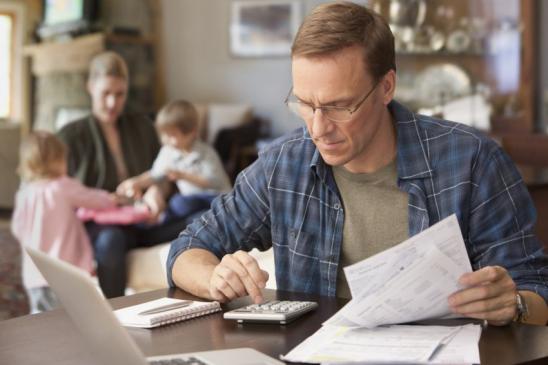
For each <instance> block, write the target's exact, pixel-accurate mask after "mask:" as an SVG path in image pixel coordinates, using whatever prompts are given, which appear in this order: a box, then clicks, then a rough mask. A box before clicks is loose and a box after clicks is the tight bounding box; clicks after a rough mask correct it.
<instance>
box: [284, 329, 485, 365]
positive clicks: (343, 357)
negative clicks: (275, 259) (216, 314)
mask: <svg viewBox="0 0 548 365" xmlns="http://www.w3.org/2000/svg"><path fill="white" fill-rule="evenodd" d="M480 335H481V326H479V325H472V324H470V325H465V326H457V327H449V326H406V325H394V326H387V327H377V328H373V329H368V328H348V327H337V326H323V327H322V328H320V329H319V330H318V331H317V332H316V333H315V334H313V335H312V336H310V337H309V338H307V339H306V340H305V341H304V342H302V343H301V344H300V345H299V346H297V347H296V348H294V349H293V350H292V351H291V352H289V353H288V354H287V355H285V356H282V359H283V360H285V361H292V362H304V363H322V364H323V363H329V364H344V363H354V364H355V363H362V364H366V363H387V362H388V363H413V364H416V363H424V364H478V363H479V362H480V356H479V349H478V341H479V338H480Z"/></svg>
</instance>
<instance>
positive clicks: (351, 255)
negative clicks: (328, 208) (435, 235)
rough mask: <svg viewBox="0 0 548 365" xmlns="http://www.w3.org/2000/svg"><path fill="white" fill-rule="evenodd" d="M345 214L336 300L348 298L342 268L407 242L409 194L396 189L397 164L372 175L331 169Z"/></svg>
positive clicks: (342, 168)
mask: <svg viewBox="0 0 548 365" xmlns="http://www.w3.org/2000/svg"><path fill="white" fill-rule="evenodd" d="M333 174H334V176H335V181H336V182H337V187H338V188H339V191H340V194H341V197H342V201H343V205H344V211H345V215H344V216H345V219H344V228H343V242H342V247H341V255H340V261H339V270H338V273H337V296H339V297H343V298H350V297H351V294H350V290H349V288H348V284H347V283H346V278H345V277H344V272H343V270H342V269H343V267H345V266H348V265H351V264H354V263H356V262H358V261H361V260H363V259H365V258H368V257H370V256H373V255H375V254H377V253H379V252H381V251H384V250H386V249H388V248H390V247H392V246H395V245H397V244H398V243H401V242H403V241H404V240H406V239H407V238H408V235H409V233H408V217H407V215H408V211H407V209H408V208H407V203H408V199H409V198H408V194H407V193H405V192H403V191H400V190H399V189H398V185H397V179H398V174H397V166H396V160H394V161H393V162H392V163H390V164H388V165H387V166H385V167H382V168H381V169H380V170H377V171H375V172H373V173H362V174H354V173H351V172H349V171H347V170H346V169H344V167H341V166H339V167H333Z"/></svg>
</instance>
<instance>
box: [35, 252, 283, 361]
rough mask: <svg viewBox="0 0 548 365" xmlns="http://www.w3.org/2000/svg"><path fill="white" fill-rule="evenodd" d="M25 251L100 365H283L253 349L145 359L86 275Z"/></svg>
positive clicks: (65, 265) (56, 261) (40, 254)
mask: <svg viewBox="0 0 548 365" xmlns="http://www.w3.org/2000/svg"><path fill="white" fill-rule="evenodd" d="M26 251H27V252H28V254H29V255H30V257H31V258H32V260H33V261H34V263H35V264H36V266H37V267H38V269H39V270H40V272H41V273H42V275H44V278H45V279H46V280H47V281H48V283H49V285H50V286H51V288H52V289H53V291H54V292H55V294H57V297H58V298H59V300H60V302H61V304H62V305H63V307H64V308H65V310H66V312H67V313H68V315H69V316H70V318H71V319H72V321H73V322H74V324H75V325H76V328H77V329H78V331H79V332H80V333H81V334H82V336H83V338H84V340H85V341H86V343H87V344H88V346H89V351H90V353H91V354H93V355H94V356H96V358H97V360H98V363H100V364H118V365H151V364H200V365H201V364H207V365H221V364H223V365H232V364H234V365H236V364H238V365H274V364H276V365H279V364H284V363H283V362H281V361H278V360H276V359H274V358H272V357H270V356H267V355H265V354H263V353H261V352H259V351H256V350H254V349H251V348H234V349H228V350H214V351H204V352H194V353H185V354H173V355H165V356H155V357H149V358H145V356H144V355H143V353H142V352H141V350H140V349H139V347H137V344H136V343H135V341H134V340H133V339H132V338H131V336H130V335H129V333H128V332H127V331H126V330H125V329H124V328H123V327H122V326H121V325H120V323H119V322H118V319H117V318H116V316H115V315H114V313H113V311H112V308H111V307H110V305H109V304H108V303H107V301H106V300H105V299H104V298H103V296H102V295H101V293H100V292H99V291H98V290H97V287H96V286H95V285H94V284H93V282H92V280H91V279H90V278H89V277H88V275H87V274H86V273H84V272H82V271H81V270H80V269H78V268H77V267H75V266H72V265H70V264H68V263H66V262H64V261H61V260H58V259H55V258H52V257H50V256H48V255H46V254H45V253H43V252H41V251H38V250H36V249H33V248H29V247H27V248H26Z"/></svg>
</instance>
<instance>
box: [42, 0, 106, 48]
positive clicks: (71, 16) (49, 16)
mask: <svg viewBox="0 0 548 365" xmlns="http://www.w3.org/2000/svg"><path fill="white" fill-rule="evenodd" d="M42 4H43V7H44V13H43V16H42V23H41V24H40V27H39V28H38V35H39V36H40V38H42V39H45V38H50V37H55V36H58V35H61V36H62V35H65V34H70V35H75V34H81V33H85V32H87V31H89V30H90V29H91V27H92V25H93V24H92V23H93V21H94V20H95V17H96V15H97V11H98V1H97V0H42Z"/></svg>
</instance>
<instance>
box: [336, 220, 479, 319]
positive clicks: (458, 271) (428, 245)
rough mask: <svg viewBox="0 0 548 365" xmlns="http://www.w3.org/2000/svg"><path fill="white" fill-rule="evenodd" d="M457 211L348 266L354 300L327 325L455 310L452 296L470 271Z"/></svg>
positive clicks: (437, 315)
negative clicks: (450, 307) (407, 237)
mask: <svg viewBox="0 0 548 365" xmlns="http://www.w3.org/2000/svg"><path fill="white" fill-rule="evenodd" d="M471 271H472V267H471V265H470V261H469V259H468V254H467V252H466V247H465V245H464V241H463V239H462V235H461V231H460V228H459V224H458V220H457V218H456V216H455V215H452V216H450V217H448V218H446V219H444V220H442V221H440V222H438V223H437V224H435V225H433V226H432V227H430V228H428V229H426V230H424V231H423V232H421V233H419V234H417V235H415V236H413V237H411V238H410V239H408V240H406V241H405V242H403V243H401V244H399V245H397V246H394V247H392V248H390V249H388V250H385V251H383V252H381V253H379V254H377V255H375V256H372V257H370V258H368V259H365V260H363V261H360V262H358V263H356V264H354V265H351V266H348V267H345V268H344V272H345V275H346V279H347V281H348V285H349V287H350V291H351V293H352V300H351V301H350V302H349V303H348V304H347V305H346V306H344V307H343V308H342V309H341V310H340V311H339V312H337V313H336V314H335V315H334V316H333V317H331V318H330V319H329V320H328V321H327V322H325V324H326V325H334V326H345V327H368V328H372V327H375V326H379V325H383V324H396V323H406V322H412V321H418V320H423V319H428V318H440V317H445V316H448V315H450V314H451V312H450V310H449V304H448V303H447V298H448V297H449V295H451V294H452V293H454V292H456V291H458V290H459V289H462V288H461V287H460V286H459V285H458V279H459V277H460V276H461V275H462V274H464V273H467V272H471Z"/></svg>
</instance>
